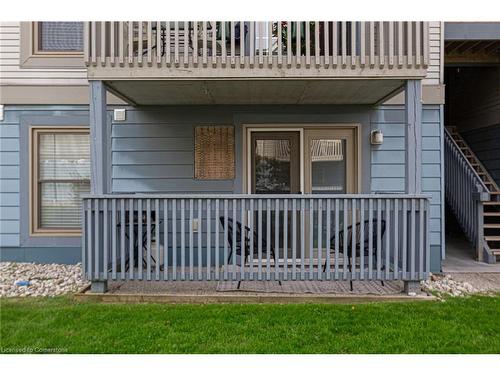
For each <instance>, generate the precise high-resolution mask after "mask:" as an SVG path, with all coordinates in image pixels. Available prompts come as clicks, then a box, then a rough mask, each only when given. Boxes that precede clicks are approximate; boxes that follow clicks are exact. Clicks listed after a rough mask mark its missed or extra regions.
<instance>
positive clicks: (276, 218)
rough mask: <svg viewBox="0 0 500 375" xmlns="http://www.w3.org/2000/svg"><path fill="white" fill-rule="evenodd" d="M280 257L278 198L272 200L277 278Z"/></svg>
mask: <svg viewBox="0 0 500 375" xmlns="http://www.w3.org/2000/svg"><path fill="white" fill-rule="evenodd" d="M279 258H280V200H279V199H275V200H274V277H275V280H277V279H278V274H279V265H278V264H277V261H278V260H279Z"/></svg>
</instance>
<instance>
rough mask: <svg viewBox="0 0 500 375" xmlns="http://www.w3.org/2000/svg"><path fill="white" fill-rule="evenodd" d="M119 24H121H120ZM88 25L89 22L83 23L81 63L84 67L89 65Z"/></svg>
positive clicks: (89, 36)
mask: <svg viewBox="0 0 500 375" xmlns="http://www.w3.org/2000/svg"><path fill="white" fill-rule="evenodd" d="M120 23H121V22H120ZM90 24H91V22H84V23H83V61H84V62H85V64H86V65H89V64H90V41H91V37H92V36H91V35H90Z"/></svg>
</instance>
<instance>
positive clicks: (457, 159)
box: [444, 129, 489, 258]
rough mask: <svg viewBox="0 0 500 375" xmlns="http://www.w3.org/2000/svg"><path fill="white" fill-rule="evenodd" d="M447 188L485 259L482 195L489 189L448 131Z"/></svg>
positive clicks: (462, 223)
mask: <svg viewBox="0 0 500 375" xmlns="http://www.w3.org/2000/svg"><path fill="white" fill-rule="evenodd" d="M444 131H445V138H444V140H445V142H444V145H445V149H444V155H445V187H446V200H447V202H448V204H449V205H450V207H451V209H452V210H453V212H454V213H455V216H456V218H457V220H458V222H459V224H460V226H461V227H462V229H463V230H464V233H465V235H466V237H467V239H468V240H469V241H470V242H471V243H473V244H474V245H476V247H477V250H478V251H477V252H478V258H482V252H483V249H482V243H483V236H484V234H483V229H482V227H483V223H482V222H483V218H482V213H483V205H482V202H481V199H480V198H481V194H482V193H484V194H488V192H489V190H488V188H487V187H486V185H485V184H484V181H483V180H482V179H481V177H479V175H478V174H477V172H476V171H475V170H474V168H473V167H472V165H471V164H470V162H469V160H467V157H466V156H465V155H464V153H463V152H462V150H461V149H460V147H458V145H457V144H456V142H455V141H454V140H453V137H452V136H451V135H450V133H449V132H448V129H445V130H444Z"/></svg>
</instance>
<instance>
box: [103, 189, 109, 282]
mask: <svg viewBox="0 0 500 375" xmlns="http://www.w3.org/2000/svg"><path fill="white" fill-rule="evenodd" d="M102 205H103V206H102V210H103V222H104V223H103V224H104V225H103V257H102V267H103V269H102V271H103V276H104V277H103V278H104V280H107V279H108V259H109V253H108V252H109V249H108V247H109V238H108V230H109V229H108V227H109V226H108V200H107V199H103V202H102Z"/></svg>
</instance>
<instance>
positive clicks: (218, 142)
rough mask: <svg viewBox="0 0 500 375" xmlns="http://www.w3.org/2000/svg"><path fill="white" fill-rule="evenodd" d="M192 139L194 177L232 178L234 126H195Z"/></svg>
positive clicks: (206, 178)
mask: <svg viewBox="0 0 500 375" xmlns="http://www.w3.org/2000/svg"><path fill="white" fill-rule="evenodd" d="M194 141H195V148H194V166H195V167H194V170H195V172H194V173H195V179H197V180H232V179H234V128H233V127H232V126H197V127H196V129H195V137H194Z"/></svg>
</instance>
